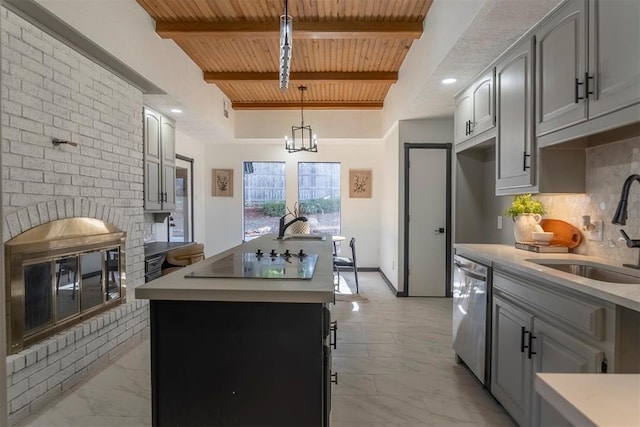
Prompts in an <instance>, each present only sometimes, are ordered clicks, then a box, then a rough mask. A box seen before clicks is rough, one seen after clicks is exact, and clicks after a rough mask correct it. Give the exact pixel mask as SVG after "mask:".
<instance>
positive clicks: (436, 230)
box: [433, 227, 444, 234]
mask: <svg viewBox="0 0 640 427" xmlns="http://www.w3.org/2000/svg"><path fill="white" fill-rule="evenodd" d="M433 234H444V227H440V228H436V229H435V230H433Z"/></svg>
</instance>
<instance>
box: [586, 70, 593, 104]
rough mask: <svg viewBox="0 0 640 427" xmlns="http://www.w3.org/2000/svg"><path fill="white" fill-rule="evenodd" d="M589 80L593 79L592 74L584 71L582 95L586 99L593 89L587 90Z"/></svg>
mask: <svg viewBox="0 0 640 427" xmlns="http://www.w3.org/2000/svg"><path fill="white" fill-rule="evenodd" d="M589 80H593V76H590V75H589V73H584V82H585V88H584V93H585V95H584V96H585V97H586V98H587V99H589V95H593V91H592V90H589Z"/></svg>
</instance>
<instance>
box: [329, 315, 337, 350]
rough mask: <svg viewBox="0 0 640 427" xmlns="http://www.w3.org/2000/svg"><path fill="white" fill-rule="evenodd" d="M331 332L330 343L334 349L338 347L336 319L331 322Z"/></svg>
mask: <svg viewBox="0 0 640 427" xmlns="http://www.w3.org/2000/svg"><path fill="white" fill-rule="evenodd" d="M331 332H332V333H333V342H331V343H330V344H331V345H332V346H333V348H334V350H335V349H337V348H338V321H337V320H334V321H333V322H331Z"/></svg>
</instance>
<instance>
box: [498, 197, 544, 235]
mask: <svg viewBox="0 0 640 427" xmlns="http://www.w3.org/2000/svg"><path fill="white" fill-rule="evenodd" d="M544 213H545V209H544V205H543V204H542V202H541V201H539V200H534V199H533V197H532V196H531V194H520V195H518V196H515V197H514V198H513V201H512V202H511V206H510V207H509V209H507V210H506V212H505V215H508V216H510V217H511V218H512V219H513V221H514V225H513V235H514V237H515V239H516V242H532V241H533V237H532V236H531V233H533V232H534V231H542V227H541V226H540V221H541V220H542V215H544Z"/></svg>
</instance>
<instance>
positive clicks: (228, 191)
mask: <svg viewBox="0 0 640 427" xmlns="http://www.w3.org/2000/svg"><path fill="white" fill-rule="evenodd" d="M212 187H213V192H212V196H213V197H233V169H213V178H212Z"/></svg>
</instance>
